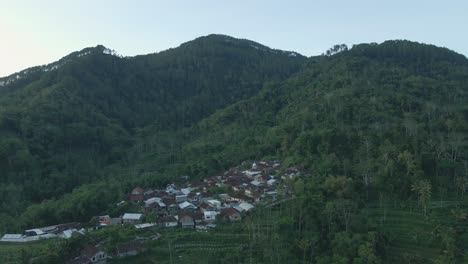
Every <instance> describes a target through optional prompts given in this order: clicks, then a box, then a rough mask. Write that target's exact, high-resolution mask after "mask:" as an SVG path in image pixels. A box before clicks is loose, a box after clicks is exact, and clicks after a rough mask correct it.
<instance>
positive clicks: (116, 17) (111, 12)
mask: <svg viewBox="0 0 468 264" xmlns="http://www.w3.org/2000/svg"><path fill="white" fill-rule="evenodd" d="M418 2H419V1H413V2H410V3H407V2H404V1H403V0H398V1H393V2H392V3H375V2H373V1H370V0H361V1H358V2H354V3H348V2H346V1H338V2H337V3H336V4H335V5H334V6H330V5H329V3H328V2H326V1H322V0H319V1H314V3H309V2H307V1H296V2H295V3H294V4H289V5H285V4H283V3H281V1H266V0H259V1H255V2H253V3H250V2H247V1H240V2H236V3H218V2H216V1H213V0H206V1H203V2H200V3H195V2H183V1H172V2H165V1H149V0H142V1H140V2H139V3H138V4H134V3H132V2H131V1H128V0H119V1H100V2H99V3H94V2H93V1H91V0H84V1H81V2H80V3H66V2H64V1H59V0H44V1H41V2H40V3H39V2H36V1H32V0H22V1H15V2H13V3H10V2H6V1H2V0H0V7H1V8H0V23H1V24H2V25H3V27H1V28H0V34H1V35H2V36H3V38H4V39H7V40H8V41H4V42H1V43H0V58H2V59H3V60H2V63H0V77H6V76H9V75H11V74H14V73H16V72H20V71H22V70H25V69H28V68H31V67H34V66H40V65H45V64H49V63H52V62H54V61H57V60H59V59H60V58H62V57H64V56H66V55H67V54H70V53H72V52H74V51H79V50H81V49H83V48H86V47H95V46H97V45H103V46H105V47H107V48H110V49H114V50H115V51H117V52H118V53H119V54H121V55H123V56H128V57H132V56H136V55H144V54H150V53H155V52H161V51H164V50H167V49H170V48H175V47H178V46H179V45H181V44H182V43H185V42H187V41H190V40H193V39H195V38H197V37H201V36H206V35H209V34H223V35H228V36H232V37H235V38H239V39H248V40H252V41H255V42H258V43H261V44H263V45H265V46H268V47H271V48H274V49H281V50H287V51H294V52H298V53H300V54H302V55H304V56H307V57H310V56H316V55H320V54H322V53H323V52H325V51H326V50H327V49H328V48H330V47H332V46H333V45H335V44H346V45H348V46H349V47H351V46H352V45H355V44H361V43H372V42H375V43H382V42H384V41H387V40H396V39H403V40H410V41H415V42H419V43H424V44H431V45H435V46H438V47H444V48H448V49H450V50H452V51H455V52H457V53H459V54H462V55H464V56H465V57H467V56H468V47H466V45H464V43H466V42H467V41H468V39H467V37H464V36H462V35H460V33H459V32H463V30H464V25H466V24H468V17H467V16H466V15H465V14H466V13H467V12H468V3H465V2H463V1H450V3H439V2H437V1H424V5H421V4H420V3H418ZM403 6H404V8H402V7H403ZM90 7H92V8H90ZM38 10H40V12H38Z"/></svg>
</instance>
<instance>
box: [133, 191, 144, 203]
mask: <svg viewBox="0 0 468 264" xmlns="http://www.w3.org/2000/svg"><path fill="white" fill-rule="evenodd" d="M144 199H145V195H144V191H143V189H142V188H140V187H136V188H135V189H133V190H132V192H131V193H130V201H131V202H132V203H134V204H137V203H140V202H143V200H144Z"/></svg>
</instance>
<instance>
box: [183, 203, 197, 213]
mask: <svg viewBox="0 0 468 264" xmlns="http://www.w3.org/2000/svg"><path fill="white" fill-rule="evenodd" d="M179 209H180V210H182V211H185V212H194V211H195V210H197V207H196V206H195V205H193V204H191V203H189V202H183V203H180V204H179Z"/></svg>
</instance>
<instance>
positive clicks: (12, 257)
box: [0, 240, 54, 264]
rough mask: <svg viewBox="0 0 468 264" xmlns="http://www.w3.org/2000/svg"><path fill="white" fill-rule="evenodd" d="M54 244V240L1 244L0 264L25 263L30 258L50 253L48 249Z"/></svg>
mask: <svg viewBox="0 0 468 264" xmlns="http://www.w3.org/2000/svg"><path fill="white" fill-rule="evenodd" d="M53 243H54V241H53V240H47V241H35V242H28V243H7V242H1V243H0V263H2V264H19V263H24V259H25V258H26V257H28V256H41V255H45V254H47V253H48V249H49V247H50V246H52V245H53Z"/></svg>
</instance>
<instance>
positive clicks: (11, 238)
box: [0, 234, 24, 242]
mask: <svg viewBox="0 0 468 264" xmlns="http://www.w3.org/2000/svg"><path fill="white" fill-rule="evenodd" d="M23 237H24V236H23V235H22V234H5V235H3V237H2V239H0V241H2V242H24V241H23Z"/></svg>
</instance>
